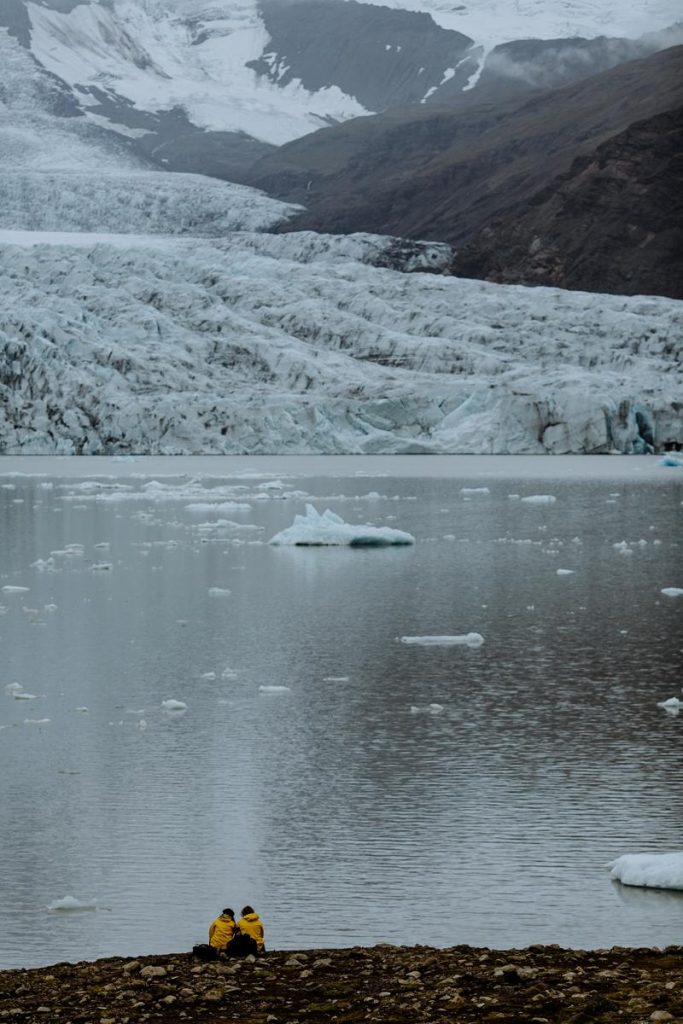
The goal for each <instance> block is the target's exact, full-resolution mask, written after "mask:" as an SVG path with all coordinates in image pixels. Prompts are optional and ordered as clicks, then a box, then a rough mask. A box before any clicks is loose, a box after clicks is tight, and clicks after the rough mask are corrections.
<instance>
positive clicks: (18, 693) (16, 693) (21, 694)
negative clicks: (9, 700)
mask: <svg viewBox="0 0 683 1024" xmlns="http://www.w3.org/2000/svg"><path fill="white" fill-rule="evenodd" d="M12 696H13V697H14V699H15V700H36V699H37V694H35V693H26V691H25V690H24V689H23V688H22V689H21V690H13V691H12Z"/></svg>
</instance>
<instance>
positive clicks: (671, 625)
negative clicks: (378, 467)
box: [0, 459, 683, 967]
mask: <svg viewBox="0 0 683 1024" xmlns="http://www.w3.org/2000/svg"><path fill="white" fill-rule="evenodd" d="M105 461H106V463H107V465H106V472H108V473H112V472H117V467H116V466H115V465H113V463H112V462H111V460H102V463H104V462H105ZM245 462H246V460H245ZM358 463H359V465H360V466H361V467H362V466H366V465H367V463H364V462H363V461H362V460H358ZM252 464H253V463H252ZM300 465H301V467H302V468H301V469H299V471H298V473H293V474H291V475H288V476H283V477H282V478H281V481H282V484H283V486H282V487H272V488H265V489H264V488H263V487H262V486H261V484H262V483H263V482H264V480H263V479H261V480H259V479H256V478H254V477H251V476H243V477H233V478H232V479H230V480H226V479H221V480H219V479H215V478H212V477H208V476H204V477H201V478H198V479H197V480H196V481H194V482H192V481H191V478H190V477H189V476H182V477H180V478H178V479H170V478H166V477H164V478H160V479H161V480H162V486H160V487H149V485H148V481H147V480H146V479H145V478H144V477H137V478H136V477H134V476H131V475H130V467H128V468H127V473H128V475H126V476H122V477H121V478H120V479H112V478H109V479H108V480H107V479H106V478H104V477H102V478H97V479H98V481H99V486H98V485H97V483H96V482H95V481H96V478H95V477H94V476H93V477H89V478H88V477H86V478H85V479H84V478H83V476H82V474H81V476H80V478H76V476H74V478H70V477H69V475H68V474H69V464H68V462H67V463H66V464H65V463H64V461H63V460H62V461H61V462H60V461H59V460H47V459H45V460H42V466H41V468H42V470H43V473H44V474H45V475H43V476H42V477H35V476H9V475H5V476H2V477H0V485H2V486H1V487H0V531H1V532H0V587H7V586H25V587H28V588H30V589H29V590H28V591H26V592H7V591H5V592H3V591H1V590H0V605H1V606H2V610H3V612H4V614H2V615H0V644H1V650H2V665H1V668H0V684H1V685H0V726H1V727H2V728H0V777H1V778H2V788H1V790H0V840H1V844H2V845H1V849H2V889H3V894H2V899H1V900H0V967H10V966H16V965H22V966H28V965H38V964H44V963H51V962H54V961H58V960H78V959H94V958H96V957H100V956H105V955H115V954H138V953H139V954H142V953H151V952H168V951H171V950H183V949H189V948H190V946H191V945H192V944H193V943H194V942H197V941H204V940H205V934H206V929H207V926H208V924H209V922H210V921H211V920H212V918H213V917H214V916H215V915H216V913H217V912H218V911H219V910H220V909H221V908H222V907H223V906H224V905H230V906H232V907H234V908H235V909H237V910H239V909H240V907H241V906H242V904H243V903H245V902H249V903H252V904H253V905H254V906H255V907H256V908H257V910H259V911H260V913H261V915H262V917H263V918H264V921H265V924H266V931H267V940H268V942H269V945H270V946H271V947H273V948H275V947H278V948H283V947H284V948H286V947H304V946H328V947H329V946H348V945H354V944H361V943H362V944H370V943H375V942H395V943H413V942H420V943H428V944H432V945H437V946H447V945H452V944H456V943H463V942H466V943H470V944H473V945H479V944H483V945H491V946H497V947H501V948H504V947H510V946H522V945H525V944H527V943H531V942H558V943H561V944H563V945H570V946H581V947H591V946H592V947H595V946H610V945H613V944H623V945H637V946H641V945H660V946H662V945H666V944H668V943H680V942H681V941H683V939H682V936H683V927H682V926H683V894H678V893H673V892H662V891H660V892H658V891H648V890H640V889H633V888H630V889H629V888H626V887H622V886H620V885H619V884H618V883H615V882H612V881H611V880H610V878H609V874H608V872H607V871H606V870H605V867H604V865H605V863H606V862H607V861H608V860H610V859H612V858H614V857H617V856H619V855H620V854H622V853H627V852H645V851H652V852H666V851H670V850H675V849H681V848H682V845H683V839H682V837H681V822H682V821H683V789H682V788H681V785H680V783H681V777H682V775H681V765H682V760H683V758H682V751H683V732H682V730H683V716H677V717H676V716H673V715H669V714H667V713H666V712H665V711H664V710H663V709H661V708H659V707H657V702H658V701H661V700H665V699H667V698H669V697H672V696H680V695H681V685H682V684H683V673H682V672H681V662H682V656H681V655H682V648H683V642H682V641H683V635H682V634H683V629H682V624H683V617H682V615H681V611H682V609H683V604H682V603H681V602H683V598H678V599H676V598H673V599H672V598H666V597H665V596H663V595H662V594H661V593H660V590H661V588H662V587H667V586H682V585H683V565H682V564H681V547H680V537H681V531H680V522H681V512H682V511H683V509H682V508H681V499H682V498H683V489H682V487H681V481H682V480H683V470H667V469H662V470H661V471H660V475H657V474H653V473H649V474H646V475H645V476H644V477H643V478H642V479H639V478H638V476H637V474H633V476H631V477H629V476H626V477H625V478H623V479H619V480H617V481H615V480H610V479H606V480H602V479H600V478H598V479H595V475H594V474H592V477H591V478H587V479H585V480H584V479H581V478H577V476H576V474H573V475H572V476H571V478H565V477H564V476H563V470H562V463H561V460H548V462H547V465H548V467H550V468H549V469H548V470H547V474H548V477H549V478H548V479H546V480H542V481H539V480H538V479H532V478H531V477H530V476H529V477H526V476H523V477H520V478H514V477H510V475H509V474H508V475H507V476H505V477H502V476H500V475H496V476H494V477H492V478H491V479H488V478H487V477H486V460H482V461H481V463H479V462H477V460H469V462H468V463H467V464H466V468H465V470H461V471H460V475H449V476H448V477H447V478H440V477H439V476H438V463H437V462H436V461H435V462H433V463H432V466H435V467H437V468H435V469H434V470H432V472H433V473H434V474H435V475H433V476H429V477H420V478H416V477H412V478H411V477H409V476H406V477H400V476H395V475H391V476H386V475H385V476H378V477H373V476H371V475H370V476H367V475H365V476H357V475H356V476H354V475H353V474H351V475H349V476H345V477H338V478H335V477H333V476H315V477H312V476H310V475H306V469H305V467H306V461H305V460H301V463H300ZM309 465H310V463H309ZM331 465H332V467H333V468H334V463H331ZM389 465H390V466H391V463H389ZM536 465H538V463H537V464H536ZM475 467H476V472H474V468H475ZM133 468H135V467H133ZM1 469H2V467H0V471H1ZM121 472H122V473H123V468H121ZM448 472H449V473H450V472H451V471H450V470H449V471H448ZM52 473H54V474H55V475H54V476H53V475H51V474H52ZM57 474H59V475H57ZM482 474H483V475H482ZM537 475H538V474H537V473H536V476H537ZM622 476H623V474H622ZM265 479H266V481H267V480H268V478H267V477H266V478H265ZM271 479H272V478H271ZM93 482H95V484H94V483H93ZM102 485H104V486H102ZM482 486H487V487H488V488H489V493H486V494H484V493H475V494H465V493H463V492H462V490H461V489H462V488H463V487H482ZM292 491H299V492H306V494H307V495H310V496H311V498H310V499H309V500H312V501H313V503H314V504H315V505H316V507H317V508H318V509H319V510H322V509H324V508H325V507H329V508H331V509H333V510H334V511H336V512H338V513H339V514H340V515H341V516H342V517H343V518H344V519H346V520H348V521H350V522H371V523H373V524H375V525H388V526H394V527H397V528H399V529H403V530H408V531H409V532H411V533H412V534H414V536H415V537H416V539H417V543H416V544H415V546H414V547H407V548H395V549H382V550H367V549H365V550H358V549H348V548H346V549H319V548H318V549H301V548H297V549H281V548H273V547H270V546H268V545H267V543H265V542H266V541H267V540H268V539H269V538H270V537H271V536H272V535H273V534H274V533H276V532H277V531H278V530H281V529H283V528H284V527H285V526H287V525H289V524H290V523H291V521H292V519H293V517H294V514H295V513H296V512H302V511H303V507H304V501H305V500H306V499H304V497H303V496H302V494H298V495H294V496H290V497H283V494H287V493H288V492H292ZM372 492H376V494H377V495H379V497H377V496H375V497H372V496H368V495H369V494H371V493H372ZM534 493H536V494H538V493H552V494H553V495H555V496H556V499H557V500H556V502H555V503H554V504H550V505H534V504H527V503H524V502H522V501H520V500H519V498H511V497H510V495H511V494H517V495H521V496H525V495H530V494H534ZM218 497H220V499H221V501H222V502H225V501H227V500H230V499H232V500H237V501H239V502H240V503H241V504H243V505H245V506H246V507H245V508H242V509H230V508H225V507H224V508H222V509H220V508H214V509H206V508H204V509H199V510H192V509H188V507H187V506H188V505H191V504H193V503H197V502H198V501H202V500H203V501H204V503H207V502H210V503H215V502H216V499H217V498H218ZM219 504H220V502H219ZM220 520H223V524H222V525H221V524H219V525H216V524H217V523H218V521H220ZM621 541H626V542H627V543H628V546H629V549H630V550H631V551H632V554H626V555H624V554H621V553H620V551H619V550H618V549H617V548H615V547H614V546H613V545H614V544H617V543H619V542H621ZM639 541H641V542H642V543H640V544H639V543H638V542H639ZM104 544H108V547H104V546H97V545H104ZM69 545H72V547H69ZM73 545H76V547H73ZM78 545H82V547H78ZM51 552H57V554H52V555H51ZM39 559H40V560H43V563H45V564H43V565H42V568H41V567H40V566H37V567H36V566H34V567H31V566H32V563H34V562H36V561H37V560H39ZM98 563H99V564H102V563H106V564H110V566H111V567H110V568H93V564H98ZM559 568H562V569H571V570H573V574H571V575H558V574H557V569H559ZM211 588H221V590H229V591H230V593H229V594H225V593H224V594H215V593H213V594H212V593H210V589H211ZM468 631H477V632H480V633H481V634H482V635H483V636H484V638H485V643H484V644H483V645H482V646H481V647H480V648H478V649H472V648H468V647H450V648H438V647H431V648H430V647H420V646H408V645H405V644H402V643H400V642H399V641H398V639H397V638H399V637H401V636H403V635H422V634H453V633H466V632H468ZM12 683H18V684H19V685H20V686H22V687H23V688H24V691H25V692H29V693H31V694H34V695H35V699H33V700H19V699H15V698H14V697H13V696H12V695H11V693H6V692H5V687H7V686H10V685H11V684H12ZM263 685H266V686H272V685H278V686H287V687H289V688H290V689H289V691H288V692H280V693H264V692H262V691H260V690H259V687H260V686H263ZM169 698H173V699H175V700H179V701H183V702H184V703H186V705H187V710H186V711H185V712H184V713H182V714H171V713H168V712H165V711H163V710H162V708H161V702H162V701H163V700H166V699H169ZM430 703H438V704H441V705H442V706H443V712H442V713H441V714H429V713H424V712H417V713H416V712H415V711H411V707H418V708H424V707H426V706H427V705H429V704H430ZM79 708H87V710H77V709H79ZM43 719H49V721H41V720H43ZM27 720H28V721H27ZM67 895H70V896H73V897H75V898H77V899H79V900H81V901H84V902H96V904H97V909H96V910H94V911H90V912H81V913H71V914H68V913H63V912H62V913H60V912H48V911H47V910H46V907H47V906H48V905H49V904H50V903H52V902H53V901H55V900H59V899H62V898H64V897H65V896H67Z"/></svg>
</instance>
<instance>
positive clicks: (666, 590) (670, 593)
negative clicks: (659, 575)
mask: <svg viewBox="0 0 683 1024" xmlns="http://www.w3.org/2000/svg"><path fill="white" fill-rule="evenodd" d="M661 593H662V594H664V595H665V596H666V597H680V596H681V594H683V587H662V590H661Z"/></svg>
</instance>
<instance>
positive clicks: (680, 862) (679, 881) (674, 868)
mask: <svg viewBox="0 0 683 1024" xmlns="http://www.w3.org/2000/svg"><path fill="white" fill-rule="evenodd" d="M605 867H607V868H609V869H610V874H611V876H612V878H616V879H617V881H619V882H621V883H622V885H638V886H644V887H647V888H652V889H683V852H676V853H625V854H623V855H622V856H621V857H617V859H616V860H611V861H610V862H609V864H606V865H605Z"/></svg>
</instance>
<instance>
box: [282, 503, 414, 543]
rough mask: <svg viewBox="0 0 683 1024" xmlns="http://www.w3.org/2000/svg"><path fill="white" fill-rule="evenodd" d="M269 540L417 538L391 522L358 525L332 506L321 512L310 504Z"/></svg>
mask: <svg viewBox="0 0 683 1024" xmlns="http://www.w3.org/2000/svg"><path fill="white" fill-rule="evenodd" d="M269 543H270V544H275V545H294V546H297V547H322V546H327V545H336V546H348V547H386V546H387V545H392V544H414V543H415V538H414V537H413V536H411V534H409V533H404V532H403V530H394V529H392V528H391V527H388V526H365V525H362V526H355V525H352V524H351V523H346V522H344V520H343V519H342V518H341V516H338V515H337V514H336V513H335V512H332V511H330V509H326V510H325V512H323V513H322V514H320V513H319V512H317V511H316V509H315V508H314V507H313V505H309V504H307V505H306V512H305V514H304V515H296V516H295V517H294V523H293V524H292V525H291V526H290V527H288V528H287V529H286V530H282V531H281V532H280V533H276V534H275V536H274V537H271V539H270V541H269Z"/></svg>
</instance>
